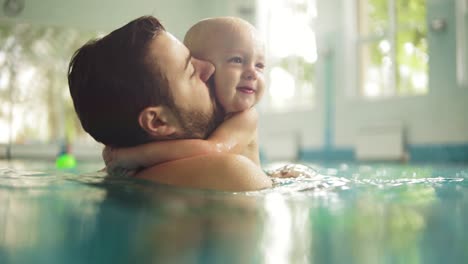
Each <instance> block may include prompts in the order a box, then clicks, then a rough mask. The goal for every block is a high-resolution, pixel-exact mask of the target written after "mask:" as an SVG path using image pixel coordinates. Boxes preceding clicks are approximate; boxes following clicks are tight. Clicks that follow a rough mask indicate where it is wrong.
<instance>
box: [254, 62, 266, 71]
mask: <svg viewBox="0 0 468 264" xmlns="http://www.w3.org/2000/svg"><path fill="white" fill-rule="evenodd" d="M255 67H257V68H258V69H260V70H263V69H265V64H263V63H257V64H255Z"/></svg>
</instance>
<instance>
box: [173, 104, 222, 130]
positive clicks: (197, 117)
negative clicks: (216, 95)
mask: <svg viewBox="0 0 468 264" xmlns="http://www.w3.org/2000/svg"><path fill="white" fill-rule="evenodd" d="M211 98H213V97H211ZM172 108H173V112H174V114H175V116H176V118H177V119H178V120H179V123H180V124H181V129H182V131H181V132H180V133H176V134H173V135H171V136H170V139H206V138H208V137H209V135H211V133H212V132H213V131H214V130H215V129H216V128H217V127H218V126H219V125H220V124H221V123H222V122H223V120H224V111H223V110H222V107H219V105H218V103H217V101H216V100H214V99H213V113H210V114H206V113H202V112H201V111H189V110H186V109H184V108H183V107H178V106H173V107H172Z"/></svg>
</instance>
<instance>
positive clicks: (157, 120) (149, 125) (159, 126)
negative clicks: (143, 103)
mask: <svg viewBox="0 0 468 264" xmlns="http://www.w3.org/2000/svg"><path fill="white" fill-rule="evenodd" d="M169 112H170V111H168V109H167V107H165V106H150V107H147V108H145V109H143V111H141V113H140V115H139V116H138V123H139V124H140V126H141V128H143V130H145V131H146V133H148V134H150V135H151V136H155V137H165V136H169V135H171V134H174V133H175V132H176V128H175V126H174V124H171V123H170V122H169V120H170V116H169Z"/></svg>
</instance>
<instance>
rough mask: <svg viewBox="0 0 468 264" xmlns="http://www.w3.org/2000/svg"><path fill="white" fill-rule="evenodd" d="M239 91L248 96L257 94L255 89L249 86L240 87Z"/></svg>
mask: <svg viewBox="0 0 468 264" xmlns="http://www.w3.org/2000/svg"><path fill="white" fill-rule="evenodd" d="M237 90H238V91H240V92H242V93H246V94H253V93H255V89H254V88H252V87H249V86H240V87H237Z"/></svg>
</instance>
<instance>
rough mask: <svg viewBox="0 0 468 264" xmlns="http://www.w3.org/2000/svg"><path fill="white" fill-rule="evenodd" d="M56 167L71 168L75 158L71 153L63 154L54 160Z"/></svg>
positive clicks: (74, 165)
mask: <svg viewBox="0 0 468 264" xmlns="http://www.w3.org/2000/svg"><path fill="white" fill-rule="evenodd" d="M55 167H57V169H73V168H75V167H76V159H75V157H73V155H70V154H63V155H60V156H59V157H58V158H57V159H56V160H55Z"/></svg>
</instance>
